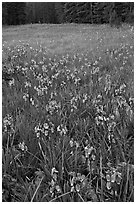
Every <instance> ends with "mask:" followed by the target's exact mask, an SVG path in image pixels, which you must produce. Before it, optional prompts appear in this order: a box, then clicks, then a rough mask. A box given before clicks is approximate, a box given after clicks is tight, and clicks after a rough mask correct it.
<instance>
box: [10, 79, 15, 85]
mask: <svg viewBox="0 0 136 204" xmlns="http://www.w3.org/2000/svg"><path fill="white" fill-rule="evenodd" d="M14 84H15V79H14V78H12V80H10V81H9V86H13V85H14Z"/></svg>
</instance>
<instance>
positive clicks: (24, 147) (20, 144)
mask: <svg viewBox="0 0 136 204" xmlns="http://www.w3.org/2000/svg"><path fill="white" fill-rule="evenodd" d="M18 146H19V148H20V149H21V150H22V151H27V150H28V148H27V146H26V145H25V142H24V141H23V142H20V143H19V145H18Z"/></svg>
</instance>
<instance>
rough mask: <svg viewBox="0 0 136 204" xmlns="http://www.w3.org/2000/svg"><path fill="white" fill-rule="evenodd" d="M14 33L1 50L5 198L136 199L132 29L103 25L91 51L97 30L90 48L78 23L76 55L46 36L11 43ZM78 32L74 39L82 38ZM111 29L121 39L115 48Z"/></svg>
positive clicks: (58, 200)
mask: <svg viewBox="0 0 136 204" xmlns="http://www.w3.org/2000/svg"><path fill="white" fill-rule="evenodd" d="M56 26H57V25H56ZM72 26H73V25H72ZM39 27H40V25H39ZM61 27H63V26H61ZM69 27H70V26H69V25H65V29H64V30H65V31H66V30H68V29H69ZM87 28H88V27H87ZM13 29H15V28H13ZM51 29H52V28H51ZM57 29H58V28H57ZM84 29H85V25H84ZM109 29H110V31H109ZM7 30H8V32H9V33H10V27H8V28H4V29H3V46H2V57H3V59H2V118H3V120H2V134H3V135H2V184H3V185H2V189H3V192H2V193H3V194H2V199H3V201H6V202H30V201H31V202H49V201H50V202H53V201H55V202H86V201H93V202H102V201H103V202H111V201H114V202H117V201H120V202H130V201H134V93H133V91H134V79H133V76H134V42H133V32H134V30H133V27H127V28H126V29H123V28H120V29H116V28H104V29H103V30H102V29H99V27H98V26H97V29H96V30H97V31H95V32H97V34H98V35H95V33H93V38H96V39H94V40H95V42H96V43H93V46H92V49H91V50H90V49H89V42H90V41H88V40H87V38H88V36H89V37H90V39H91V36H90V35H91V32H89V33H88V34H86V33H84V35H86V46H87V47H85V46H84V43H83V42H84V39H83V36H84V35H83V33H82V32H83V28H82V29H81V32H80V33H81V35H80V36H79V32H78V31H79V25H78V31H77V36H78V42H80V40H81V41H82V43H81V42H80V43H81V44H80V43H79V47H76V50H74V47H72V45H70V46H71V50H72V51H71V52H70V46H69V48H68V50H67V49H65V50H63V49H61V51H60V50H59V43H57V45H56V44H55V46H57V47H52V52H51V50H48V49H49V48H48V49H47V47H45V44H46V39H45V41H44V42H43V39H42V40H41V41H40V37H39V38H36V40H35V41H33V40H32V39H30V38H29V39H27V38H25V37H26V36H27V31H26V36H25V37H24V39H22V37H21V38H20V39H21V40H19V36H20V35H18V39H14V37H15V36H17V34H18V32H19V29H18V32H17V30H15V31H14V34H13V36H12V34H11V38H12V40H10V35H8V34H7V33H8V32H7ZM28 30H29V27H28ZM11 31H12V32H13V30H12V28H11ZM12 32H11V33H12ZM29 32H30V31H29ZM39 32H42V25H41V31H39ZM70 32H71V33H72V31H70ZM73 32H74V33H73V34H69V39H72V36H73V35H74V36H76V32H75V30H74V31H73ZM108 32H110V33H112V32H113V33H114V34H115V35H114V36H115V39H114V36H112V39H111V41H112V43H111V44H109V43H107V42H110V36H109V35H107V33H108ZM48 33H50V34H51V35H52V30H50V29H49V30H48ZM54 33H55V31H54ZM62 34H63V39H64V37H65V33H62ZM32 35H33V34H32ZM39 35H40V34H39ZM41 35H43V34H41ZM70 36H71V37H70ZM98 36H99V38H98ZM105 36H106V37H105ZM117 36H118V39H117ZM48 38H50V36H49V35H48ZM55 38H58V35H57V37H56V36H55ZM55 38H54V42H55V43H56V41H55ZM74 39H76V38H74ZM94 40H93V41H94ZM97 41H98V42H97ZM114 41H115V44H114ZM117 42H118V43H117ZM100 43H101V45H100ZM77 44H78V43H77ZM77 44H76V45H77ZM95 44H96V46H95ZM81 45H82V46H81ZM61 46H62V45H61ZM58 50H59V51H58ZM57 51H58V52H57ZM63 51H64V52H63Z"/></svg>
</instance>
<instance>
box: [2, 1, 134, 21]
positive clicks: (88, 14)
mask: <svg viewBox="0 0 136 204" xmlns="http://www.w3.org/2000/svg"><path fill="white" fill-rule="evenodd" d="M133 22H134V3H133V2H3V3H2V24H3V25H20V24H29V23H52V24H57V23H90V24H103V23H110V24H111V25H120V24H122V23H133Z"/></svg>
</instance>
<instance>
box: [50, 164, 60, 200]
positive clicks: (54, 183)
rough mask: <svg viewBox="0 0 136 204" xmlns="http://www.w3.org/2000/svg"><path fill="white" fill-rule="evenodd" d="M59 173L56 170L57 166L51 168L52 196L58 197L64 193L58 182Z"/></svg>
mask: <svg viewBox="0 0 136 204" xmlns="http://www.w3.org/2000/svg"><path fill="white" fill-rule="evenodd" d="M58 173H59V172H58V171H57V170H56V168H55V167H53V168H52V170H51V176H52V180H51V182H50V183H49V184H50V193H51V197H57V196H58V195H60V194H61V193H62V191H61V188H60V186H59V184H58Z"/></svg>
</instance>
